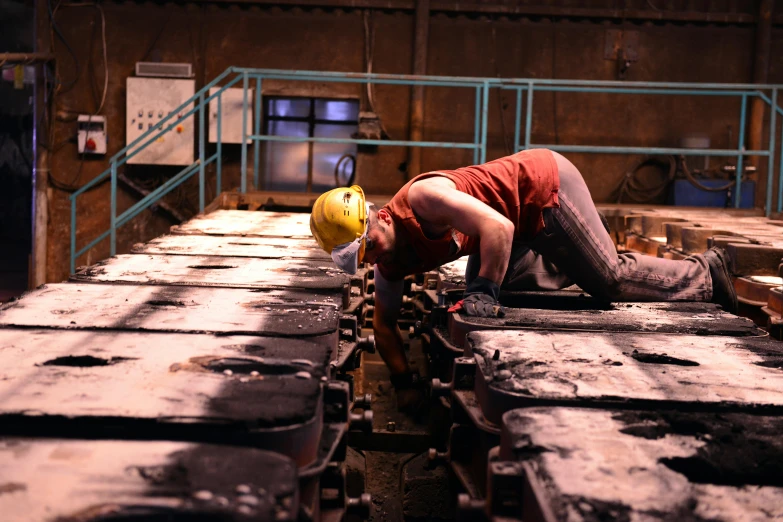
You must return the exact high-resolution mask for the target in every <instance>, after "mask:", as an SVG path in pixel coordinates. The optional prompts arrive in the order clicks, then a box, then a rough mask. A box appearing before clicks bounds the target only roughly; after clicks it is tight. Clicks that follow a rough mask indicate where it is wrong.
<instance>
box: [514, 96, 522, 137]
mask: <svg viewBox="0 0 783 522" xmlns="http://www.w3.org/2000/svg"><path fill="white" fill-rule="evenodd" d="M516 91H517V103H516V110H515V114H514V152H517V151H519V134H520V129H521V128H522V125H521V124H522V89H521V88H519V87H517V88H516Z"/></svg>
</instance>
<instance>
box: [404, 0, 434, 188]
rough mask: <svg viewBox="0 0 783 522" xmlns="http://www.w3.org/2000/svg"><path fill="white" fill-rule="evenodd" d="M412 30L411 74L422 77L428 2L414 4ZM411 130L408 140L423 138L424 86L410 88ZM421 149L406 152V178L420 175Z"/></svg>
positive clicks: (420, 1) (425, 68)
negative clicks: (414, 12)
mask: <svg viewBox="0 0 783 522" xmlns="http://www.w3.org/2000/svg"><path fill="white" fill-rule="evenodd" d="M414 20H415V21H414V28H413V33H414V37H413V74H414V75H423V74H425V73H426V72H427V43H428V39H429V26H430V0H418V1H417V2H416V14H415V17H414ZM410 122H411V128H410V140H411V141H421V140H422V138H423V137H424V86H422V85H414V86H413V87H412V88H411V117H410ZM421 152H422V151H421V149H420V148H418V147H412V148H410V149H409V150H408V178H412V177H413V176H418V175H419V174H420V173H421Z"/></svg>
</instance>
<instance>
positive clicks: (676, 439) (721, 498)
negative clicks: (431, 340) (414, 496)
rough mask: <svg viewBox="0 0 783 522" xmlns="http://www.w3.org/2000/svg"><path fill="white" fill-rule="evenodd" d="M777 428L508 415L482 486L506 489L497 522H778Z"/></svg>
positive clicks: (572, 412)
mask: <svg viewBox="0 0 783 522" xmlns="http://www.w3.org/2000/svg"><path fill="white" fill-rule="evenodd" d="M781 432H783V418H780V417H766V416H755V415H742V414H721V415H715V414H703V413H702V414H696V413H681V412H654V413H653V412H637V411H600V410H587V409H577V408H531V409H524V410H514V411H512V412H509V413H507V414H506V415H505V416H504V417H503V434H502V436H501V449H500V456H501V457H500V458H501V460H500V461H499V462H496V463H491V464H490V471H489V474H490V482H491V483H493V484H497V485H498V487H503V486H505V488H506V491H508V492H509V493H507V494H506V495H504V496H503V499H505V500H507V501H508V502H509V504H507V505H506V506H505V513H504V515H505V516H507V517H508V518H504V519H503V520H519V519H521V518H524V520H526V521H546V522H555V521H558V520H568V521H569V522H587V521H597V520H628V521H630V520H644V521H649V522H663V521H670V520H689V521H707V520H709V521H715V522H740V521H742V522H744V521H751V520H752V521H759V522H761V521H772V520H781V519H783V474H781V472H780V470H781V468H783V443H782V442H781V439H780V433H781ZM512 484H513V485H512ZM490 487H491V486H490ZM511 491H513V492H514V494H513V497H515V498H513V497H512V496H509V494H510V493H511ZM498 493H499V494H501V495H502V492H501V491H498ZM490 496H491V495H490ZM497 500H498V501H499V502H498V503H497V507H493V510H499V509H503V508H501V507H500V504H501V499H497ZM493 520H496V519H494V518H493Z"/></svg>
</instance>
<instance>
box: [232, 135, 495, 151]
mask: <svg viewBox="0 0 783 522" xmlns="http://www.w3.org/2000/svg"><path fill="white" fill-rule="evenodd" d="M248 138H249V139H251V140H259V141H279V142H284V143H343V144H356V145H390V146H399V147H441V148H446V149H481V144H480V143H478V144H476V143H452V142H446V141H403V140H354V139H351V138H306V137H304V136H271V135H258V136H257V135H255V134H254V135H252V136H248Z"/></svg>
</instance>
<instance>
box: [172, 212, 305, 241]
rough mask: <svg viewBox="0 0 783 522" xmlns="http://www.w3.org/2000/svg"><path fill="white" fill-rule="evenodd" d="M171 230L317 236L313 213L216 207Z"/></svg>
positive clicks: (209, 233) (219, 233)
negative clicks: (313, 224) (313, 227)
mask: <svg viewBox="0 0 783 522" xmlns="http://www.w3.org/2000/svg"><path fill="white" fill-rule="evenodd" d="M171 233H172V234H197V235H210V236H241V237H253V236H255V237H290V238H301V239H307V238H312V237H313V235H312V233H311V232H310V214H306V213H295V212H264V211H253V212H249V211H245V210H216V211H215V212H211V213H209V214H206V215H204V216H199V217H196V218H194V219H191V220H190V221H188V222H186V223H183V224H181V225H176V226H173V227H171Z"/></svg>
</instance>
